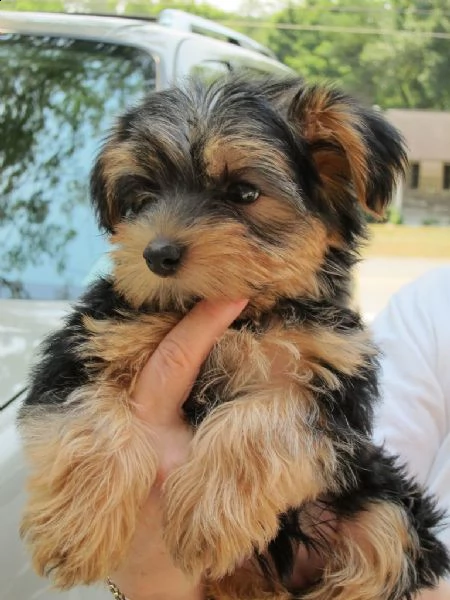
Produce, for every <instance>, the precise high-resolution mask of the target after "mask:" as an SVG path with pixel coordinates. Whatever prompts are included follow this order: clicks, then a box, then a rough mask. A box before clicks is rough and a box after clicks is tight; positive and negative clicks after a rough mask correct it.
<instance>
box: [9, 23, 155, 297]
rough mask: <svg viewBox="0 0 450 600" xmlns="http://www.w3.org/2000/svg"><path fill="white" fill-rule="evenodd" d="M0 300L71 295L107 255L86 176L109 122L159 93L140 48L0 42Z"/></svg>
mask: <svg viewBox="0 0 450 600" xmlns="http://www.w3.org/2000/svg"><path fill="white" fill-rule="evenodd" d="M0 65H1V72H2V76H1V78H0V131H1V135H0V170H1V171H0V173H1V175H0V244H1V252H0V297H1V298H27V299H39V300H57V299H60V300H63V299H64V300H65V299H73V298H75V297H77V296H78V295H79V294H80V292H81V291H82V289H83V287H84V286H85V284H86V282H87V279H88V278H89V276H90V274H92V271H93V269H94V268H95V265H97V266H98V265H99V263H101V262H102V257H104V256H105V250H106V249H107V248H106V241H105V238H104V237H103V236H102V234H101V233H100V232H99V231H98V229H97V226H96V224H95V220H94V217H93V213H92V210H91V207H90V203H89V171H90V169H91V167H92V163H93V160H94V157H95V154H96V152H97V151H98V149H99V146H100V143H101V141H102V138H103V137H104V135H105V133H106V132H107V130H108V128H109V127H110V126H111V124H112V123H113V121H114V117H115V116H116V115H117V114H118V113H120V112H121V111H122V110H123V109H124V108H125V107H126V106H127V105H129V104H131V103H134V102H136V100H138V99H139V97H141V96H142V95H143V94H144V93H145V91H147V90H148V89H149V88H150V89H151V88H153V87H154V86H155V61H154V60H153V59H152V57H151V56H150V55H149V54H147V53H145V52H143V51H141V50H138V49H136V48H133V47H127V46H122V45H115V44H109V43H102V42H93V41H86V40H84V41H83V40H73V39H67V38H54V37H30V36H21V35H14V34H13V35H3V36H0Z"/></svg>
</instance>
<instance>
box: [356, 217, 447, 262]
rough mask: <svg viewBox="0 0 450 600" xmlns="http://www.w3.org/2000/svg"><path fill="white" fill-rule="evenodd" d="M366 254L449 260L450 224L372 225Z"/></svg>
mask: <svg viewBox="0 0 450 600" xmlns="http://www.w3.org/2000/svg"><path fill="white" fill-rule="evenodd" d="M370 234H371V238H370V241H369V243H368V245H367V247H366V248H365V250H364V251H363V256H364V257H365V258H367V257H388V256H389V257H392V256H398V257H402V258H434V259H442V260H450V227H432V226H428V227H410V226H407V225H392V224H390V223H386V224H383V225H370Z"/></svg>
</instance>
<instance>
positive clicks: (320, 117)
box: [288, 86, 407, 216]
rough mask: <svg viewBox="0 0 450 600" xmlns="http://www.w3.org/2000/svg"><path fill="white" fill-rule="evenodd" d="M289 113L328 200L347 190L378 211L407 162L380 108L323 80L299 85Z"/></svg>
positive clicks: (396, 134) (345, 195)
mask: <svg viewBox="0 0 450 600" xmlns="http://www.w3.org/2000/svg"><path fill="white" fill-rule="evenodd" d="M288 118H289V121H290V122H291V124H292V125H293V126H294V127H295V129H296V132H297V134H299V135H300V136H301V137H302V138H303V139H304V140H305V141H306V143H307V146H308V148H309V150H310V152H311V155H312V158H313V161H314V163H315V165H316V167H317V171H318V174H319V176H320V179H321V182H322V185H323V188H324V192H325V195H326V198H327V200H328V201H329V202H336V201H337V202H342V201H345V199H346V198H348V197H349V194H351V195H352V196H356V198H357V200H358V201H359V202H360V203H361V205H362V206H363V207H364V209H365V210H367V211H369V212H371V213H373V214H375V215H377V216H381V215H382V214H383V213H384V209H385V208H386V206H387V205H388V203H389V201H390V199H391V197H392V194H393V192H394V190H395V185H396V181H397V180H398V179H399V178H400V177H402V176H403V175H404V171H405V167H406V163H407V155H406V148H405V144H404V140H403V138H402V136H401V135H400V133H399V132H398V131H397V130H396V129H395V128H394V127H393V126H392V125H391V124H390V123H388V121H387V120H386V119H385V118H384V117H383V116H382V115H381V114H380V113H379V112H377V111H375V110H371V109H365V108H363V107H361V106H360V105H359V104H358V103H357V102H356V101H355V100H353V99H352V98H350V97H349V96H346V95H345V94H343V93H341V92H339V91H337V90H336V89H333V88H328V87H323V86H311V87H302V89H301V90H300V91H298V92H297V94H296V95H295V96H294V98H293V99H292V101H291V104H290V108H289V114H288Z"/></svg>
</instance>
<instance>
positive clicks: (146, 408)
mask: <svg viewBox="0 0 450 600" xmlns="http://www.w3.org/2000/svg"><path fill="white" fill-rule="evenodd" d="M246 304H247V301H246V300H240V301H235V302H229V301H227V302H217V301H216V302H212V301H206V300H205V301H202V302H199V303H198V304H197V305H196V306H195V307H194V308H193V309H192V310H191V312H190V313H188V314H187V315H186V317H184V318H183V319H182V320H181V321H180V322H179V323H178V324H177V325H176V326H175V327H174V328H173V329H172V331H171V332H170V333H169V334H168V335H167V336H166V337H165V338H164V340H163V341H162V342H161V344H160V345H159V346H158V348H157V349H156V351H155V353H154V354H153V356H152V357H151V358H150V360H149V361H148V363H147V364H146V366H145V367H144V369H143V371H142V374H141V376H140V378H139V381H138V384H137V386H136V390H135V400H136V402H137V403H138V405H140V407H141V412H142V416H143V417H144V418H146V419H149V420H151V422H152V423H153V424H157V423H158V424H171V423H173V422H174V421H177V420H178V419H179V409H180V407H181V405H182V404H183V402H184V401H185V400H186V398H187V396H188V394H189V391H190V389H191V387H192V384H193V382H194V381H195V378H196V376H197V374H198V372H199V370H200V367H201V365H202V364H203V362H204V361H205V359H206V357H207V356H208V353H209V352H210V351H211V349H212V347H213V346H214V344H215V343H216V341H217V339H218V338H220V337H221V336H222V335H223V333H224V332H225V331H226V329H227V328H228V327H229V326H230V324H231V323H232V322H233V321H234V320H235V319H236V318H237V317H238V316H239V314H240V313H241V312H242V310H243V309H244V307H245V306H246Z"/></svg>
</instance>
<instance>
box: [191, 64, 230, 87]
mask: <svg viewBox="0 0 450 600" xmlns="http://www.w3.org/2000/svg"><path fill="white" fill-rule="evenodd" d="M230 71H231V68H230V65H229V64H228V63H226V62H221V61H219V60H204V61H203V62H201V63H198V64H195V65H192V67H191V70H190V73H189V75H190V77H194V78H198V79H201V80H202V81H204V82H205V83H212V82H213V81H215V80H216V79H218V78H219V77H221V76H223V75H226V74H228V73H230Z"/></svg>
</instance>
